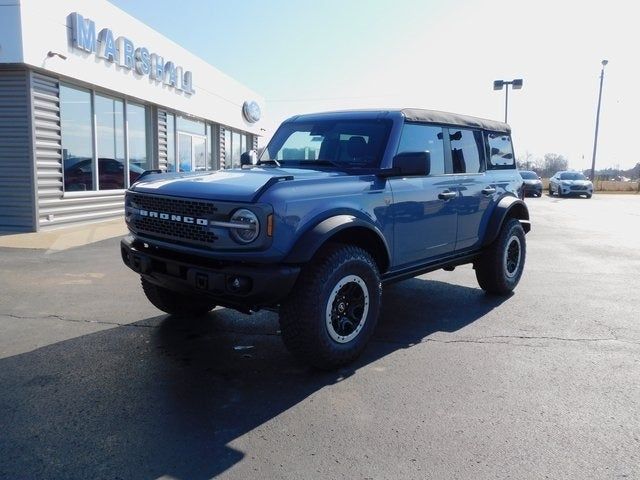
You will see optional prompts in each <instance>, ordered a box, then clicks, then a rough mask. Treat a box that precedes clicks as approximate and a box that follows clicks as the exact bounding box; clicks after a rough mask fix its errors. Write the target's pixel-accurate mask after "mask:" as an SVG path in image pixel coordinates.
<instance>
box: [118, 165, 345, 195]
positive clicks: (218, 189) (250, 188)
mask: <svg viewBox="0 0 640 480" xmlns="http://www.w3.org/2000/svg"><path fill="white" fill-rule="evenodd" d="M343 175H345V173H344V172H335V171H332V172H327V171H319V170H309V169H294V168H272V167H255V168H251V169H239V168H237V169H231V170H219V171H216V172H201V173H154V174H149V175H146V176H145V177H144V178H143V179H142V180H140V181H138V182H136V183H135V184H133V185H132V186H131V189H130V190H132V191H134V192H140V193H152V194H155V195H168V196H172V197H186V198H199V199H207V200H222V201H230V202H255V201H257V200H258V198H259V197H260V195H262V193H263V192H264V191H265V190H266V189H268V187H269V182H271V183H272V184H273V183H277V182H278V181H285V180H286V181H291V180H293V181H295V180H304V179H310V178H313V179H317V178H325V177H326V178H328V177H335V176H343Z"/></svg>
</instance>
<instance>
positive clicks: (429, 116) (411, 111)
mask: <svg viewBox="0 0 640 480" xmlns="http://www.w3.org/2000/svg"><path fill="white" fill-rule="evenodd" d="M401 113H402V114H403V115H404V117H405V118H406V119H407V120H408V121H410V122H429V123H441V124H443V125H456V126H461V127H475V128H483V129H485V130H491V131H492V132H505V133H511V127H510V126H509V125H508V124H506V123H504V122H498V121H495V120H486V119H484V118H477V117H470V116H468V115H459V114H457V113H448V112H439V111H437V110H423V109H421V108H404V109H402V110H401Z"/></svg>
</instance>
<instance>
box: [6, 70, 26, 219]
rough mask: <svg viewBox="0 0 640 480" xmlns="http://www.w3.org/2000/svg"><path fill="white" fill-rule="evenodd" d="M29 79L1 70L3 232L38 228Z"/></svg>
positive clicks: (21, 73)
mask: <svg viewBox="0 0 640 480" xmlns="http://www.w3.org/2000/svg"><path fill="white" fill-rule="evenodd" d="M28 91H29V89H28V76H27V71H26V70H23V71H20V70H0V230H1V231H31V230H35V225H34V212H33V209H34V201H33V190H32V175H33V170H32V168H33V166H32V160H31V158H32V157H31V130H30V127H29V120H30V115H29V96H28Z"/></svg>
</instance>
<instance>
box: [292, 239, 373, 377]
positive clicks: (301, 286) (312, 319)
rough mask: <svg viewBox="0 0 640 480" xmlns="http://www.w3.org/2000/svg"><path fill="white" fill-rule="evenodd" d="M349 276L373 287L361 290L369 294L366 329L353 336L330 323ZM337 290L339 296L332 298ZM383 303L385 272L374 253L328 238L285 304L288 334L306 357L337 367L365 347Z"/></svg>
mask: <svg viewBox="0 0 640 480" xmlns="http://www.w3.org/2000/svg"><path fill="white" fill-rule="evenodd" d="M349 277H357V278H358V279H360V280H361V281H363V283H364V284H365V285H366V290H367V292H366V293H364V289H362V290H361V291H362V293H363V298H365V299H366V295H367V294H368V308H367V309H366V310H365V311H363V312H361V315H360V318H363V320H362V322H361V324H358V326H359V328H360V329H359V330H358V329H354V332H353V333H352V335H355V336H354V337H353V338H352V339H350V340H348V341H347V340H346V338H348V337H341V338H340V339H336V338H334V337H335V335H337V334H336V330H335V329H334V328H333V327H330V326H329V322H330V318H332V317H330V315H329V311H330V310H331V309H332V308H334V307H335V306H336V301H338V300H337V299H338V297H337V296H336V295H337V294H336V293H335V292H336V289H338V288H339V287H340V285H344V281H345V279H347V278H349ZM341 282H342V283H341ZM347 283H350V282H348V281H347ZM351 283H353V282H351ZM356 287H357V288H360V287H358V286H357V284H356ZM339 291H340V292H342V290H339ZM332 296H334V301H333V302H330V300H331V297H332ZM381 303H382V283H381V281H380V273H379V271H378V267H377V265H376V263H375V261H374V260H373V258H372V257H371V255H369V253H367V252H366V251H365V250H363V249H361V248H359V247H356V246H353V245H345V244H339V243H334V244H328V245H326V246H325V247H323V248H321V249H320V250H319V251H318V252H317V253H316V255H315V256H314V258H313V260H312V261H311V262H310V263H309V264H307V265H306V266H305V267H304V268H303V270H302V271H301V273H300V276H299V277H298V280H297V282H296V285H295V287H294V288H293V290H292V292H291V294H290V296H289V298H288V299H287V300H286V301H285V302H284V303H283V304H282V305H281V306H280V330H281V333H282V340H283V341H284V344H285V345H286V347H287V348H288V349H289V351H291V353H292V354H293V355H294V356H295V357H297V358H298V359H299V360H301V361H303V362H304V363H307V364H309V365H312V366H314V367H316V368H319V369H322V370H333V369H335V368H338V367H340V366H343V365H346V364H348V363H350V362H352V361H353V360H355V359H356V358H357V357H358V356H359V355H360V354H361V353H362V351H363V350H364V348H365V346H366V344H367V342H368V341H369V338H370V337H371V335H372V333H373V331H374V329H375V327H376V324H377V322H378V316H379V312H380V306H381ZM330 330H332V331H331V332H330ZM332 335H333V336H332ZM340 342H344V343H340Z"/></svg>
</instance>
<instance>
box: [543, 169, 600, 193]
mask: <svg viewBox="0 0 640 480" xmlns="http://www.w3.org/2000/svg"><path fill="white" fill-rule="evenodd" d="M553 194H556V195H558V196H559V197H563V196H570V195H575V196H578V195H585V196H586V197H587V198H591V196H592V195H593V183H591V182H590V181H589V179H588V178H587V177H585V176H584V175H583V174H582V173H580V172H557V173H556V174H555V175H554V176H553V177H551V178H550V179H549V195H553Z"/></svg>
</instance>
